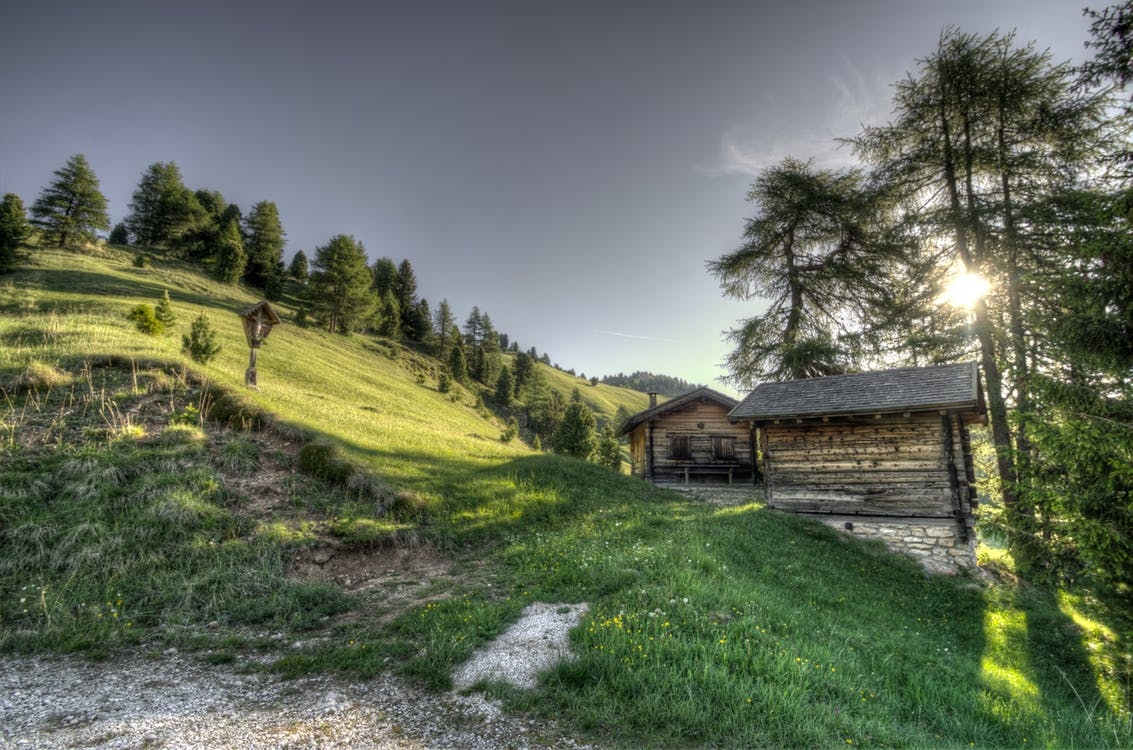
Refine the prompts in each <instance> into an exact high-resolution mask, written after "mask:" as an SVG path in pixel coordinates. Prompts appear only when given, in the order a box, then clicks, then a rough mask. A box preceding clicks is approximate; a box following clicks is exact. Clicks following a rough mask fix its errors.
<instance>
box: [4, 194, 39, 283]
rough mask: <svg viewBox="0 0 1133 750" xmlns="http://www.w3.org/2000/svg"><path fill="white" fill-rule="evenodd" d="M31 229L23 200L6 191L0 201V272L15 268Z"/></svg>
mask: <svg viewBox="0 0 1133 750" xmlns="http://www.w3.org/2000/svg"><path fill="white" fill-rule="evenodd" d="M31 231H32V230H31V224H30V223H29V222H28V217H27V211H26V210H25V209H24V202H23V201H22V200H20V196H18V195H16V194H15V193H8V194H7V195H5V196H4V199H3V201H0V273H8V272H9V271H12V270H15V268H16V264H17V263H19V261H20V259H21V256H22V254H23V253H22V250H21V249H22V248H23V246H24V244H25V243H26V242H27V241H28V238H29V237H31Z"/></svg>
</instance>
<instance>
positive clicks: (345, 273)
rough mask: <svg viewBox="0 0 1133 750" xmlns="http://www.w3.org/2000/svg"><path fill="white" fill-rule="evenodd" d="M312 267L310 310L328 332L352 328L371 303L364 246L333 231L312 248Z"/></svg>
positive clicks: (309, 293) (369, 281)
mask: <svg viewBox="0 0 1133 750" xmlns="http://www.w3.org/2000/svg"><path fill="white" fill-rule="evenodd" d="M314 267H315V270H314V272H313V273H312V274H311V281H310V283H309V284H308V298H309V300H310V306H311V309H312V311H313V312H314V313H315V315H316V317H318V318H319V320H320V321H321V322H322V324H323V325H324V326H326V328H327V330H329V331H331V332H336V331H337V332H338V333H349V332H350V331H352V330H355V329H356V327H358V326H359V324H360V323H362V322H364V321H366V320H367V319H368V318H369V317H370V314H371V312H372V310H373V305H374V298H373V295H372V293H371V291H370V287H371V284H372V282H373V276H372V274H371V272H370V267H369V266H368V265H367V259H366V249H365V248H364V247H363V246H362V243H361V242H359V241H358V240H356V239H354V238H353V237H352V236H349V235H344V234H339V235H336V236H335V237H333V238H331V240H330V242H328V243H327V244H326V245H324V246H322V247H320V248H318V249H316V250H315V262H314Z"/></svg>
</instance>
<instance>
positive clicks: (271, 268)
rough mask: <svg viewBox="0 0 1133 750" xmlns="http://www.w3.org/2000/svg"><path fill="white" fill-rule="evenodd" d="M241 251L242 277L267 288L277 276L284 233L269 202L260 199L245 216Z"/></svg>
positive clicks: (255, 285)
mask: <svg viewBox="0 0 1133 750" xmlns="http://www.w3.org/2000/svg"><path fill="white" fill-rule="evenodd" d="M244 237H245V242H244V250H245V252H246V253H247V254H248V265H247V267H246V268H245V269H244V280H245V281H247V282H248V284H250V285H251V286H254V287H258V288H260V289H264V288H266V286H267V284H268V281H269V280H270V279H272V278H273V277H275V276H277V275H278V267H279V264H280V263H282V262H283V247H284V245H285V244H286V242H287V241H286V234H285V233H284V231H283V224H282V223H280V220H279V209H278V208H277V207H276V205H275V203H273V202H272V201H260V202H259V203H257V204H256V205H254V206H252V210H251V211H250V212H249V213H248V215H247V217H245V219H244Z"/></svg>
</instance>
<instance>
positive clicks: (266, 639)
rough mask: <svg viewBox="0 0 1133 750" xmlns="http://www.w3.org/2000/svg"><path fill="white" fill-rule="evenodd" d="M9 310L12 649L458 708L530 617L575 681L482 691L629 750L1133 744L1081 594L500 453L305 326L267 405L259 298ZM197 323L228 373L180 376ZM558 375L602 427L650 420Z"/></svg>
mask: <svg viewBox="0 0 1133 750" xmlns="http://www.w3.org/2000/svg"><path fill="white" fill-rule="evenodd" d="M166 288H168V289H169V292H170V295H171V298H172V300H173V303H174V306H175V308H176V312H177V314H178V316H179V323H178V326H177V328H176V330H175V331H174V333H173V335H170V336H166V337H162V338H157V339H155V338H152V337H147V336H144V335H142V334H140V333H138V332H137V331H136V330H134V328H133V326H132V323H130V322H129V321H128V320H127V319H126V312H127V311H128V309H129V308H130V307H132V306H133V305H135V304H137V303H139V302H150V303H153V302H156V301H157V300H158V299H159V298H160V296H161V294H162V291H163V290H164V289H166ZM0 295H2V296H0V383H2V384H3V388H4V391H3V394H2V397H0V413H2V414H3V430H2V431H0V450H2V453H0V459H2V461H3V464H2V466H0V549H3V553H2V555H0V650H7V651H34V650H45V649H46V650H56V651H80V652H85V653H91V654H95V655H97V654H100V653H105V652H107V651H108V650H111V649H115V648H120V647H140V648H143V649H161V648H165V647H167V646H169V645H175V646H178V647H182V648H191V649H195V650H197V652H199V653H200V655H201V657H202V658H206V659H209V660H210V661H214V662H227V661H237V662H241V663H243V662H244V661H245V656H246V655H247V654H248V653H250V652H257V653H261V654H263V655H265V656H266V657H267V661H268V662H269V663H270V664H272V665H273V666H272V668H274V669H277V670H279V671H281V672H283V673H285V674H295V673H302V672H309V671H319V670H342V671H346V672H349V673H351V674H355V675H363V676H364V675H367V674H373V673H375V672H378V671H382V670H386V669H395V670H397V671H398V672H400V673H401V674H403V675H406V676H407V677H409V678H411V679H414V680H416V681H419V682H420V683H422V684H424V685H427V686H430V687H433V688H437V689H443V688H447V687H448V686H449V685H450V682H449V675H450V673H451V670H452V668H453V667H454V666H456V665H458V664H459V663H461V662H462V661H463V660H464V659H466V658H467V657H468V656H469V655H470V654H471V653H472V652H473V651H474V650H475V648H476V647H477V646H478V645H479V644H482V643H484V642H485V641H486V640H487V639H489V638H491V637H492V636H493V635H494V634H496V633H498V632H500V631H501V630H502V629H503V628H505V627H506V626H507V624H508V623H509V622H511V621H512V620H514V618H515V617H516V616H517V615H518V613H519V612H520V611H521V609H522V608H523V607H524V606H525V605H526V604H529V603H531V602H534V601H550V602H573V601H587V602H589V603H590V605H591V610H590V614H589V615H588V617H587V618H586V620H585V621H584V623H583V625H582V626H581V627H580V628H579V629H578V631H577V632H576V633H575V634H574V637H573V646H574V650H575V652H576V654H577V655H578V658H577V660H575V661H573V662H570V663H567V664H563V665H561V666H559V667H558V668H556V669H555V670H553V671H552V672H551V673H549V674H548V675H546V676H545V680H544V685H543V687H541V688H540V689H539V690H538V691H537V692H535V693H523V692H520V691H516V690H513V689H510V688H506V687H504V686H501V685H490V686H485V689H487V690H488V691H489V692H490V693H492V694H493V695H495V696H497V697H499V698H501V699H502V700H504V701H505V704H506V705H507V706H508V707H510V708H511V709H513V710H527V711H531V712H533V713H537V714H545V715H548V716H555V717H557V718H559V719H560V720H561V721H564V722H566V723H567V724H568V725H570V726H573V727H575V728H576V730H577V731H578V732H579V733H585V734H587V735H588V736H593V737H596V738H600V741H601V742H602V743H603V744H608V745H614V746H617V745H622V746H627V747H638V746H666V747H674V746H678V747H684V746H729V747H753V746H758V747H767V746H777V747H835V746H836V747H850V746H855V745H857V746H915V747H946V748H951V747H972V746H976V747H1031V746H1045V747H1066V746H1079V747H1123V746H1129V745H1131V744H1133V729H1131V727H1130V713H1129V708H1130V706H1129V690H1130V687H1129V685H1130V679H1131V672H1133V659H1131V657H1130V653H1129V643H1130V640H1129V637H1130V636H1129V624H1128V623H1129V620H1128V613H1126V612H1121V611H1115V610H1113V609H1110V608H1107V607H1106V605H1105V603H1104V602H1099V601H1097V600H1095V599H1092V598H1091V597H1089V596H1088V595H1087V593H1086V592H1074V591H1061V592H1060V591H1043V590H1036V589H1030V588H1028V587H1025V586H1014V585H1009V584H998V585H992V584H988V583H986V582H982V581H975V580H968V579H950V578H940V577H926V576H925V575H923V574H922V573H921V571H920V570H919V569H918V568H917V567H916V566H915V565H914V564H913V563H911V562H910V561H908V560H906V559H904V558H899V557H894V556H891V555H889V554H887V553H885V552H884V551H883V550H882V549H881V548H879V547H877V546H872V545H866V544H861V543H859V542H857V541H855V540H849V539H846V538H843V537H842V536H840V535H838V534H836V533H834V532H832V531H830V530H828V529H826V528H825V527H823V526H819V525H815V524H811V523H808V522H805V521H802V520H799V519H795V518H790V517H785V516H782V515H779V514H776V513H773V512H769V511H767V510H765V509H764V508H763V507H762V506H761V505H760V504H759V503H758V502H757V501H756V499H755V498H753V502H751V503H748V504H744V505H740V506H736V507H727V508H717V507H713V506H710V505H708V504H705V503H702V502H697V501H694V500H689V499H687V498H683V497H680V496H678V495H675V494H673V493H670V492H667V491H663V490H657V489H655V488H652V487H649V486H647V485H645V484H643V483H641V482H639V481H637V480H634V479H632V478H630V477H626V476H620V475H616V474H614V473H612V472H609V471H607V470H604V469H601V468H600V467H597V466H593V465H589V464H585V463H582V462H578V461H573V460H567V459H562V458H559V457H556V456H551V455H546V454H539V453H536V452H533V451H531V450H529V449H528V448H526V447H524V446H523V445H520V444H519V443H518V442H515V441H513V442H510V443H505V442H503V441H501V440H500V425H499V424H498V422H496V421H495V419H494V418H493V417H491V415H487V414H485V413H483V412H482V411H478V410H477V408H476V407H475V399H474V398H473V396H472V394H470V393H467V392H464V391H460V392H456V393H450V394H441V393H439V392H438V391H437V389H436V383H435V373H434V372H433V370H432V364H431V362H430V361H429V360H428V359H426V358H422V357H419V356H418V355H416V354H414V353H413V352H410V351H408V350H405V349H404V348H401V347H398V346H395V345H392V344H389V343H388V342H381V341H375V340H371V339H367V338H365V337H347V338H344V337H341V336H329V335H326V334H323V333H320V332H317V331H312V330H304V329H301V328H299V327H297V326H292V325H288V326H285V327H282V328H280V329H279V330H278V331H276V332H274V333H273V334H272V336H271V338H269V340H268V342H267V344H266V345H265V346H264V348H263V350H262V352H261V354H260V357H259V361H258V364H259V383H260V390H259V391H256V392H252V391H248V390H246V389H244V388H243V386H242V383H243V372H244V368H245V367H246V365H247V347H246V346H245V345H244V342H243V333H242V331H241V330H240V327H239V322H238V320H237V319H236V315H235V313H236V312H238V311H239V310H240V309H242V308H243V307H245V306H247V305H248V304H250V303H251V302H253V301H254V299H253V298H252V297H250V296H247V295H245V294H243V293H241V292H239V291H238V290H234V289H232V288H229V287H221V286H217V285H215V284H213V283H212V282H211V281H209V280H208V279H206V278H204V277H201V276H199V275H198V274H196V273H194V272H193V271H192V270H191V269H188V268H186V267H184V266H181V265H179V264H175V263H171V264H166V263H161V262H157V263H155V265H154V267H153V268H149V269H136V268H134V267H133V266H132V265H131V263H130V257H129V256H128V255H126V254H119V253H115V252H110V253H108V254H107V255H106V256H104V257H98V258H91V257H87V256H81V255H75V254H72V253H65V252H54V251H50V252H43V253H39V254H38V256H37V261H36V264H35V265H34V266H33V267H31V268H28V269H26V270H21V271H19V272H17V273H15V274H13V275H11V276H9V277H5V279H3V280H0ZM202 310H203V311H205V312H206V313H207V314H208V315H209V317H210V319H211V320H212V322H213V325H214V327H216V328H217V329H218V330H219V331H220V332H221V335H222V343H223V345H224V350H223V351H222V353H221V355H220V357H219V358H218V359H217V360H216V361H215V362H214V363H212V364H211V365H209V366H208V367H203V368H187V367H186V366H185V363H184V362H183V361H182V360H181V359H180V357H179V354H178V350H179V349H180V342H179V335H180V333H182V332H184V331H186V330H187V329H188V325H189V322H190V320H191V319H192V317H194V316H195V315H197V314H198V313H199V312H200V311H202ZM285 312H286V310H285ZM560 375H561V376H562V378H564V379H565V380H566V381H569V384H570V385H571V387H573V385H575V384H577V386H578V387H579V390H580V392H581V393H582V395H583V397H584V398H587V397H588V396H589V397H590V398H592V399H593V401H592V403H594V404H595V405H599V408H600V409H601V410H603V411H604V412H605V413H606V414H610V413H612V409H616V408H617V404H619V403H623V401H621V400H620V399H628V403H631V404H632V403H637V404H638V406H636V408H635V407H634V406H627V408H629V409H630V410H631V411H635V410H636V409H637V408H641V406H642V405H643V404H641V400H642V399H644V398H645V397H644V396H643V395H641V394H625V393H618V392H617V389H609V388H608V387H605V386H598V387H591V386H589V384H588V383H583V382H582V381H581V380H579V379H576V378H570V377H569V376H566V375H565V374H562V373H558V374H555V373H550V372H548V373H547V376H548V380H549V381H552V382H553V384H554V385H556V386H557V385H558V377H559V376H560ZM553 379H554V380H553ZM210 407H213V408H214V412H213V413H214V414H216V415H217V416H224V417H225V418H226V420H227V419H229V418H232V417H234V416H235V417H236V418H235V420H231V421H234V423H236V424H240V423H241V422H244V423H247V424H255V425H267V429H264V430H260V431H251V432H244V431H239V430H226V429H221V427H220V426H219V425H217V424H203V425H202V424H201V423H200V422H199V420H198V419H197V418H196V416H197V412H198V410H200V409H205V410H208V409H209V408H210ZM611 407H612V409H611ZM241 415H242V416H243V417H244V419H240V416H241ZM318 477H322V478H323V479H325V480H326V481H323V479H319V478H318ZM328 571H334V574H333V575H331V574H329V573H328ZM295 642H299V643H301V644H302V647H301V648H293V647H291V644H293V643H295ZM284 644H287V645H286V646H285V645H284Z"/></svg>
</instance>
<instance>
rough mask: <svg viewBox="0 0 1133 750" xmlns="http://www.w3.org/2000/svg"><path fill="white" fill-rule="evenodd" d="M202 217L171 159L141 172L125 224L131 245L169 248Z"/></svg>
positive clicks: (191, 193) (192, 195)
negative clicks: (131, 238) (132, 239)
mask: <svg viewBox="0 0 1133 750" xmlns="http://www.w3.org/2000/svg"><path fill="white" fill-rule="evenodd" d="M204 218H205V210H204V209H203V208H202V207H201V204H200V202H199V201H198V200H197V197H196V195H194V194H193V192H192V191H190V190H189V189H188V188H187V187H185V183H184V182H183V181H182V178H181V170H180V169H179V168H178V167H177V165H176V164H174V163H173V162H156V163H154V164H151V165H150V166H149V167H148V168H147V169H146V171H145V172H144V173H143V174H142V178H141V180H140V181H139V182H138V187H137V189H136V190H135V191H134V196H133V200H132V201H131V203H130V214H129V216H127V217H126V227H127V228H128V229H129V230H130V233H131V234H133V236H134V242H135V244H137V245H139V246H141V247H149V248H169V247H173V246H174V245H175V244H176V243H177V242H178V241H179V240H180V239H181V238H182V236H183V235H185V233H186V232H188V231H190V230H191V229H193V228H194V227H196V226H197V225H198V224H199V223H200V222H201V221H202V220H203V219H204Z"/></svg>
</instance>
